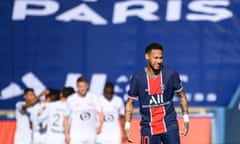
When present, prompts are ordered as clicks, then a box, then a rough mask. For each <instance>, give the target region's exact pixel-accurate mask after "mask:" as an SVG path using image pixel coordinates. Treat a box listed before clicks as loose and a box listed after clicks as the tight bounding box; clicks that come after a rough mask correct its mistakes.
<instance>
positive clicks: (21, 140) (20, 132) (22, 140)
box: [14, 88, 37, 144]
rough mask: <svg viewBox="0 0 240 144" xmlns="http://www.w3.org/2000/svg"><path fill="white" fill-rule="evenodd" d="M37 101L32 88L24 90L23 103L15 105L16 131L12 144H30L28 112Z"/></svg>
mask: <svg viewBox="0 0 240 144" xmlns="http://www.w3.org/2000/svg"><path fill="white" fill-rule="evenodd" d="M36 101H37V97H36V96H35V94H34V90H33V89H32V88H26V89H25V90H24V101H20V102H17V103H16V131H15V137H14V144H32V130H31V128H30V123H29V119H30V113H29V111H28V109H29V108H31V107H32V106H33V105H34V104H35V103H36Z"/></svg>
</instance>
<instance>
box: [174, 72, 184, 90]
mask: <svg viewBox="0 0 240 144" xmlns="http://www.w3.org/2000/svg"><path fill="white" fill-rule="evenodd" d="M173 89H174V91H175V92H179V91H181V90H183V86H182V82H181V80H180V77H179V74H178V73H177V72H174V73H173Z"/></svg>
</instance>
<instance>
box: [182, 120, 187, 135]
mask: <svg viewBox="0 0 240 144" xmlns="http://www.w3.org/2000/svg"><path fill="white" fill-rule="evenodd" d="M188 131H189V122H184V128H183V132H182V133H181V135H182V136H186V135H187V134H188Z"/></svg>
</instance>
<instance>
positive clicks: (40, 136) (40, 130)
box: [29, 89, 60, 144]
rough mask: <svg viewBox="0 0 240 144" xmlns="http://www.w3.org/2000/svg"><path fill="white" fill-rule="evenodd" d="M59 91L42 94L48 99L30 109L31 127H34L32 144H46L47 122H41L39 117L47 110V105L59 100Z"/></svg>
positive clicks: (53, 90) (48, 91) (51, 90)
mask: <svg viewBox="0 0 240 144" xmlns="http://www.w3.org/2000/svg"><path fill="white" fill-rule="evenodd" d="M59 94H60V91H59V90H55V89H47V90H45V91H43V92H42V94H41V96H45V97H46V98H45V99H44V100H42V101H39V102H38V103H36V104H35V105H34V106H33V107H31V108H30V109H29V112H30V125H32V130H33V142H32V144H45V142H46V136H47V135H46V132H47V127H48V126H47V122H46V121H41V122H40V121H39V120H38V117H39V115H40V114H41V113H42V112H43V111H44V110H45V108H46V104H47V103H48V102H50V101H55V100H57V99H59Z"/></svg>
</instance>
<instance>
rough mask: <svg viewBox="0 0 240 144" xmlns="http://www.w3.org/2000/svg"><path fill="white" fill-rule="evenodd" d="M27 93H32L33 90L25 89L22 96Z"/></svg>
mask: <svg viewBox="0 0 240 144" xmlns="http://www.w3.org/2000/svg"><path fill="white" fill-rule="evenodd" d="M28 92H34V89H33V88H25V89H24V95H25V94H27V93H28Z"/></svg>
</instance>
